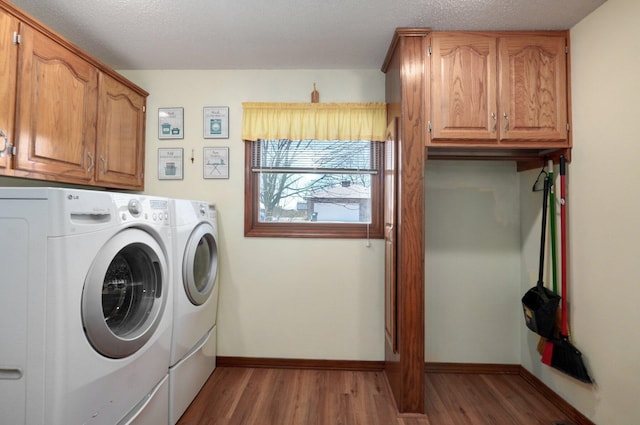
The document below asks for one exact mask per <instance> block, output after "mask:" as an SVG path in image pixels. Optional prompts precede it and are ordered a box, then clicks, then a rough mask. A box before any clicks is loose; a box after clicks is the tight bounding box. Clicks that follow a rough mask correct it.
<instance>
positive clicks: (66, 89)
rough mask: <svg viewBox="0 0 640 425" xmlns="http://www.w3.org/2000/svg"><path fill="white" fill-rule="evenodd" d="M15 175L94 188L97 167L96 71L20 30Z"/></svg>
mask: <svg viewBox="0 0 640 425" xmlns="http://www.w3.org/2000/svg"><path fill="white" fill-rule="evenodd" d="M20 35H21V38H22V40H21V42H20V49H21V51H20V60H19V71H18V74H19V75H20V79H19V83H18V92H19V96H18V97H17V113H18V121H17V126H16V146H17V148H18V149H17V153H16V157H15V164H14V167H15V169H16V170H21V171H25V172H27V173H34V174H37V175H38V176H42V177H43V178H50V179H52V180H58V178H60V179H61V180H62V179H73V181H74V182H79V183H90V182H91V181H92V180H93V167H94V166H95V156H94V152H95V129H96V117H97V106H98V105H97V104H98V91H97V89H98V71H97V69H96V68H95V67H94V66H93V65H91V64H89V63H88V62H86V61H85V60H83V59H81V58H79V57H78V56H77V55H75V54H73V53H72V52H70V51H69V50H67V49H66V48H65V47H63V46H61V45H60V44H58V43H56V42H55V41H53V40H51V39H50V38H48V37H46V36H45V35H43V34H41V33H40V32H38V31H36V30H34V29H33V28H31V27H30V26H28V25H24V24H23V25H21V30H20Z"/></svg>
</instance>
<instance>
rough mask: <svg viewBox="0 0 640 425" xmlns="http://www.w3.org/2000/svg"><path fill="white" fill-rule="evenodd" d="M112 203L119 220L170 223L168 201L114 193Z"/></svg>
mask: <svg viewBox="0 0 640 425" xmlns="http://www.w3.org/2000/svg"><path fill="white" fill-rule="evenodd" d="M114 203H115V204H116V210H117V211H118V218H119V219H120V221H121V222H128V221H144V222H148V223H152V224H160V225H166V226H169V225H170V221H169V201H168V200H167V199H165V198H153V197H148V196H138V195H120V196H118V195H114Z"/></svg>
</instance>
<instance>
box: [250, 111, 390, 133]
mask: <svg viewBox="0 0 640 425" xmlns="http://www.w3.org/2000/svg"><path fill="white" fill-rule="evenodd" d="M242 109H243V114H242V139H243V140H245V141H256V140H279V139H290V140H308V139H314V140H371V141H384V140H385V133H386V128H387V106H386V104H385V103H256V102H245V103H243V104H242Z"/></svg>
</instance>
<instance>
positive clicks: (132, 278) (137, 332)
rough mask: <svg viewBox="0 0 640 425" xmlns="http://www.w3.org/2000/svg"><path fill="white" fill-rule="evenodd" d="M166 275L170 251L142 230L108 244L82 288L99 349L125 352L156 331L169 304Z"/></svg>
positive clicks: (116, 354) (85, 317)
mask: <svg viewBox="0 0 640 425" xmlns="http://www.w3.org/2000/svg"><path fill="white" fill-rule="evenodd" d="M167 276H168V266H167V257H166V254H165V251H164V250H163V249H162V247H161V246H160V244H159V243H158V242H157V241H156V239H155V238H154V237H152V236H151V235H150V234H149V233H147V232H145V231H143V230H140V229H134V228H130V229H126V230H124V231H122V232H120V233H118V234H116V235H115V236H114V237H113V238H111V239H110V240H109V241H108V242H107V243H106V244H105V245H104V246H103V248H102V249H101V250H100V252H99V254H98V255H97V256H96V258H95V259H94V261H93V264H92V266H91V268H90V269H89V273H88V275H87V277H86V280H85V283H84V289H83V292H82V322H83V325H84V327H85V333H86V335H87V338H88V339H89V342H90V343H91V345H92V346H93V348H94V349H95V350H96V351H98V352H99V353H100V354H102V355H104V356H106V357H111V358H122V357H126V356H129V355H131V354H133V353H135V352H136V351H138V350H139V349H140V348H141V347H142V346H143V345H144V344H145V343H146V342H147V341H148V340H149V339H150V338H151V337H152V336H153V333H154V331H155V329H156V328H157V327H158V324H159V322H160V321H161V320H162V315H163V313H164V309H165V307H166V303H167V292H168V291H167V290H168V289H169V287H168V285H169V283H168V280H167Z"/></svg>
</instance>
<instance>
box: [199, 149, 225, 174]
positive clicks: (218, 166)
mask: <svg viewBox="0 0 640 425" xmlns="http://www.w3.org/2000/svg"><path fill="white" fill-rule="evenodd" d="M202 177H203V178H205V179H228V178H229V148H228V147H216V148H211V147H206V148H204V157H203V160H202Z"/></svg>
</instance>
